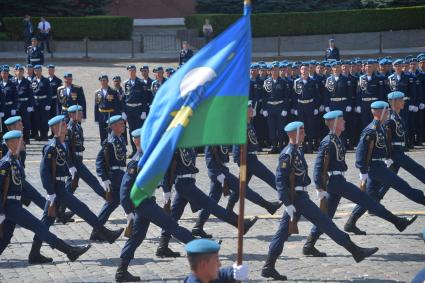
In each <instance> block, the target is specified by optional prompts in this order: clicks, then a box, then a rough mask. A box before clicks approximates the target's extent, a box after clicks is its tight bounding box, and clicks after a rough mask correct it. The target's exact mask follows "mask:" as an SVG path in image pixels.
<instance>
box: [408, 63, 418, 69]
mask: <svg viewBox="0 0 425 283" xmlns="http://www.w3.org/2000/svg"><path fill="white" fill-rule="evenodd" d="M417 67H418V65H417V64H416V62H411V63H410V69H411V70H413V71H416V68H417Z"/></svg>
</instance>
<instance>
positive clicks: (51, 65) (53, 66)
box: [47, 64, 55, 69]
mask: <svg viewBox="0 0 425 283" xmlns="http://www.w3.org/2000/svg"><path fill="white" fill-rule="evenodd" d="M54 68H55V65H53V64H49V65H47V69H54Z"/></svg>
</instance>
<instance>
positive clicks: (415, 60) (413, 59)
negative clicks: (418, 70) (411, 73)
mask: <svg viewBox="0 0 425 283" xmlns="http://www.w3.org/2000/svg"><path fill="white" fill-rule="evenodd" d="M412 62H418V59H416V58H412V59H410V60H409V63H412Z"/></svg>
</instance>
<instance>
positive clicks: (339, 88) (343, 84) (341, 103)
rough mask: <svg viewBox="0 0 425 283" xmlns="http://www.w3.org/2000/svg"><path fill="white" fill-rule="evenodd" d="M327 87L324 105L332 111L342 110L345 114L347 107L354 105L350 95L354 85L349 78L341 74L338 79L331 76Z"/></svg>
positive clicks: (327, 81)
mask: <svg viewBox="0 0 425 283" xmlns="http://www.w3.org/2000/svg"><path fill="white" fill-rule="evenodd" d="M325 87H326V94H325V97H324V103H325V106H326V107H329V108H330V110H331V111H333V110H341V111H343V112H345V110H346V107H347V106H351V105H352V101H351V99H352V96H351V95H350V94H351V93H352V89H351V88H352V83H351V80H350V79H349V78H348V77H347V76H345V75H343V74H339V76H338V79H336V76H335V75H331V76H329V77H328V78H327V80H326V84H325Z"/></svg>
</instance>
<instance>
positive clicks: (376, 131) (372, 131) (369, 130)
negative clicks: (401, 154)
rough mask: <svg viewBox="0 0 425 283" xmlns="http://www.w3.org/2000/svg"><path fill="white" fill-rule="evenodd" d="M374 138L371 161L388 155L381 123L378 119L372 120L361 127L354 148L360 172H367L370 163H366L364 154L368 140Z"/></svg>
mask: <svg viewBox="0 0 425 283" xmlns="http://www.w3.org/2000/svg"><path fill="white" fill-rule="evenodd" d="M372 139H373V140H374V147H373V151H372V161H371V162H373V160H374V159H375V160H377V159H385V158H387V157H388V151H387V137H386V133H385V130H384V127H383V125H381V124H380V122H379V121H377V120H373V121H372V122H371V123H370V124H369V125H368V126H367V127H366V128H364V129H363V131H362V133H361V135H360V140H359V144H358V145H357V148H356V167H357V168H358V169H359V170H360V173H362V174H366V173H368V172H369V168H370V164H367V160H366V158H367V157H366V154H367V151H368V147H369V142H370V141H371V140H372Z"/></svg>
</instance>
